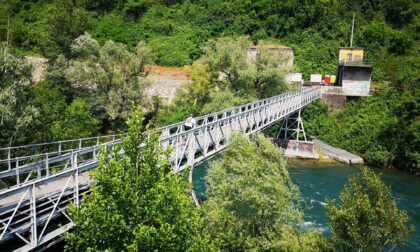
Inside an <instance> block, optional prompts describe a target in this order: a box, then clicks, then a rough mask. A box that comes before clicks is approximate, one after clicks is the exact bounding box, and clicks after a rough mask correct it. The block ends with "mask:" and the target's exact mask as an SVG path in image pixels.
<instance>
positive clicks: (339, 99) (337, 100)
mask: <svg viewBox="0 0 420 252" xmlns="http://www.w3.org/2000/svg"><path fill="white" fill-rule="evenodd" d="M322 100H323V101H324V102H325V103H327V104H328V106H330V108H332V109H342V108H344V107H346V104H347V99H346V96H345V95H336V94H322Z"/></svg>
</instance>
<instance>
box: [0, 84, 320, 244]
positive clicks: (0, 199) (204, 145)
mask: <svg viewBox="0 0 420 252" xmlns="http://www.w3.org/2000/svg"><path fill="white" fill-rule="evenodd" d="M320 97H321V89H320V88H315V89H311V88H306V89H302V90H300V91H295V92H290V93H286V94H282V95H279V96H275V97H271V98H268V99H264V100H260V101H256V102H253V103H248V104H245V105H241V106H237V107H234V108H231V109H227V110H224V111H220V112H217V113H213V114H210V115H206V116H202V117H198V118H196V120H197V125H196V126H195V128H194V129H191V130H187V131H185V129H184V127H183V123H177V124H173V125H170V126H167V127H163V128H160V129H158V130H157V132H158V133H159V134H160V140H159V146H160V147H162V148H167V147H169V146H171V148H172V152H171V154H170V162H171V164H172V166H173V168H174V171H175V172H180V171H182V170H183V169H185V168H186V167H187V166H193V165H196V164H198V163H200V162H201V161H203V160H205V159H207V158H209V157H211V156H213V155H215V154H216V153H218V152H220V151H222V150H224V149H225V148H226V147H227V146H228V145H229V137H230V136H231V135H232V134H233V133H234V132H242V133H244V134H246V135H250V134H253V133H255V132H258V131H261V130H262V129H264V128H266V127H269V126H270V125H272V124H274V123H276V122H278V121H279V120H281V119H282V118H284V117H285V116H287V115H290V114H291V113H294V112H296V111H298V110H300V109H301V108H302V107H304V106H306V105H307V104H309V103H311V102H313V101H315V100H316V99H318V98H320ZM120 142H121V138H119V139H114V140H113V141H109V142H107V143H103V144H95V145H93V146H88V147H83V146H82V147H81V148H78V149H76V150H74V149H72V150H71V151H68V152H66V153H64V154H61V155H56V156H54V157H52V158H50V155H51V152H46V153H42V154H38V155H39V156H37V157H38V158H39V159H38V160H36V161H35V162H32V163H30V162H29V163H27V164H26V165H25V166H20V165H19V161H16V162H14V163H13V164H14V167H11V168H10V169H7V170H6V171H3V172H1V173H0V176H2V177H1V179H2V180H3V183H4V184H6V185H7V186H6V187H4V188H3V189H1V190H0V222H1V223H2V225H1V226H0V245H1V246H2V247H5V244H6V243H11V244H13V246H15V247H13V246H12V245H10V246H11V247H10V249H11V250H13V249H20V250H22V251H27V250H30V249H34V248H36V247H38V246H39V245H42V244H45V243H47V242H51V241H52V240H54V239H55V238H57V237H59V236H60V235H61V234H62V233H64V232H66V231H67V230H68V229H69V228H71V227H72V226H74V224H73V222H72V220H71V218H70V217H69V216H68V214H67V213H66V209H67V207H68V205H69V203H70V202H74V204H75V205H76V207H78V206H79V205H80V202H81V201H82V200H83V197H82V195H85V194H88V193H89V187H88V186H89V183H90V182H92V181H90V179H89V175H88V172H87V171H89V170H90V169H92V168H94V167H96V166H97V164H98V159H97V156H98V154H99V152H100V150H101V147H102V148H110V147H111V148H112V146H115V145H118V144H119V143H120ZM121 154H123V150H121ZM21 158H24V157H14V159H16V160H19V159H21ZM7 161H8V160H7ZM5 181H6V182H5ZM7 183H10V184H7ZM7 241H9V242H7ZM11 241H13V242H11Z"/></svg>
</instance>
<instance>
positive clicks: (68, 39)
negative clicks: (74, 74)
mask: <svg viewBox="0 0 420 252" xmlns="http://www.w3.org/2000/svg"><path fill="white" fill-rule="evenodd" d="M87 15H88V14H87V13H86V11H85V10H84V9H83V8H80V7H78V6H77V5H76V1H74V0H58V1H55V3H54V5H52V6H51V9H49V15H48V16H47V18H46V19H47V24H48V26H47V33H48V39H49V42H50V43H49V44H45V48H44V55H45V56H47V57H48V58H55V57H57V56H58V55H60V54H63V55H64V56H65V57H66V58H69V57H70V56H71V49H70V46H71V44H72V43H73V40H74V39H75V38H77V37H78V36H80V35H82V34H83V32H84V31H85V29H86V27H87Z"/></svg>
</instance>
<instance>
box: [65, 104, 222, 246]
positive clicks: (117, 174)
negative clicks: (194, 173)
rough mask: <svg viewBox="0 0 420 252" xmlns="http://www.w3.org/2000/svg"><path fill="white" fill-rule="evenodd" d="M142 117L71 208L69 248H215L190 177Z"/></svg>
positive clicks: (135, 119) (138, 115)
mask: <svg viewBox="0 0 420 252" xmlns="http://www.w3.org/2000/svg"><path fill="white" fill-rule="evenodd" d="M143 120H144V119H143V118H142V115H141V113H140V111H139V110H136V111H135V112H134V114H133V116H132V117H130V119H129V120H128V121H127V124H128V127H129V130H128V138H127V139H125V140H124V142H123V144H122V146H118V147H116V148H115V149H114V150H113V151H103V152H102V154H101V156H100V162H99V166H98V168H97V169H95V170H94V171H93V172H92V173H91V175H92V179H94V181H95V183H92V184H91V191H92V193H91V194H90V195H89V196H86V197H85V199H84V201H83V203H82V204H81V206H80V208H79V209H77V208H76V207H75V206H72V207H71V209H70V215H71V217H72V219H73V221H74V222H75V223H76V227H75V232H74V233H71V234H69V235H68V236H67V245H66V246H67V247H66V248H67V249H68V250H95V251H96V250H115V251H121V250H131V251H213V250H215V247H214V246H213V244H212V242H211V241H210V239H209V236H208V234H207V231H206V229H205V227H204V218H203V216H202V212H201V210H200V208H197V207H195V205H194V202H193V200H192V198H190V196H189V195H188V194H187V188H188V187H189V186H188V184H187V182H186V177H185V176H183V175H179V174H175V173H174V172H173V169H172V168H171V164H170V162H169V161H168V155H169V151H168V150H163V149H160V148H159V147H158V139H159V136H158V135H157V133H156V132H155V131H154V130H152V131H145V130H148V129H149V128H148V127H146V128H144V126H143ZM122 150H124V151H125V155H121V154H120V153H121V151H122ZM184 174H185V173H184ZM92 213H94V214H92Z"/></svg>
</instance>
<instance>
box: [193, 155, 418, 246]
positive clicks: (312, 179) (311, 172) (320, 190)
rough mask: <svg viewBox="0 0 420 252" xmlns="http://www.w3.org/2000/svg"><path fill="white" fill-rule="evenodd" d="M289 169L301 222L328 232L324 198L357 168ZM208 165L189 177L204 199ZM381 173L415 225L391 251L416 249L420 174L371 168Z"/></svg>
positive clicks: (299, 164) (306, 164) (302, 164)
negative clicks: (301, 205) (301, 207)
mask: <svg viewBox="0 0 420 252" xmlns="http://www.w3.org/2000/svg"><path fill="white" fill-rule="evenodd" d="M289 167H290V169H289V172H290V174H291V175H292V179H293V181H294V183H295V184H296V185H298V186H299V189H300V192H301V194H302V197H303V199H304V200H305V202H306V203H307V204H308V206H309V207H308V209H307V210H305V225H306V226H308V227H309V228H314V229H319V230H323V231H325V234H326V235H327V236H328V235H329V234H330V232H329V230H328V226H327V218H326V208H325V205H326V203H325V202H326V199H338V196H339V193H340V191H341V190H342V189H343V187H344V185H345V183H346V182H347V178H348V177H349V176H350V175H351V174H354V173H357V172H358V171H359V168H358V167H355V166H348V165H342V164H320V163H317V162H312V161H298V160H290V161H289ZM207 169H208V165H207V164H206V163H205V164H203V165H201V166H197V167H196V168H195V169H194V173H193V180H194V188H195V191H196V194H197V196H198V197H199V198H200V199H202V200H205V190H206V189H205V186H206V185H205V177H206V171H207ZM372 169H374V168H372ZM374 170H375V171H376V172H378V173H381V174H382V175H381V178H382V181H384V182H385V183H386V184H387V185H390V186H391V189H392V193H393V196H394V198H395V200H396V201H397V205H398V207H399V208H400V209H404V210H405V211H407V213H408V216H409V221H410V223H411V224H413V225H414V226H415V227H416V232H415V233H414V234H413V235H412V236H411V237H410V240H409V242H408V244H407V245H406V246H403V247H397V248H395V249H394V250H393V251H399V252H403V251H404V252H408V251H420V177H416V176H413V175H409V174H406V173H404V172H401V171H398V170H392V169H383V170H380V169H374Z"/></svg>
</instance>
